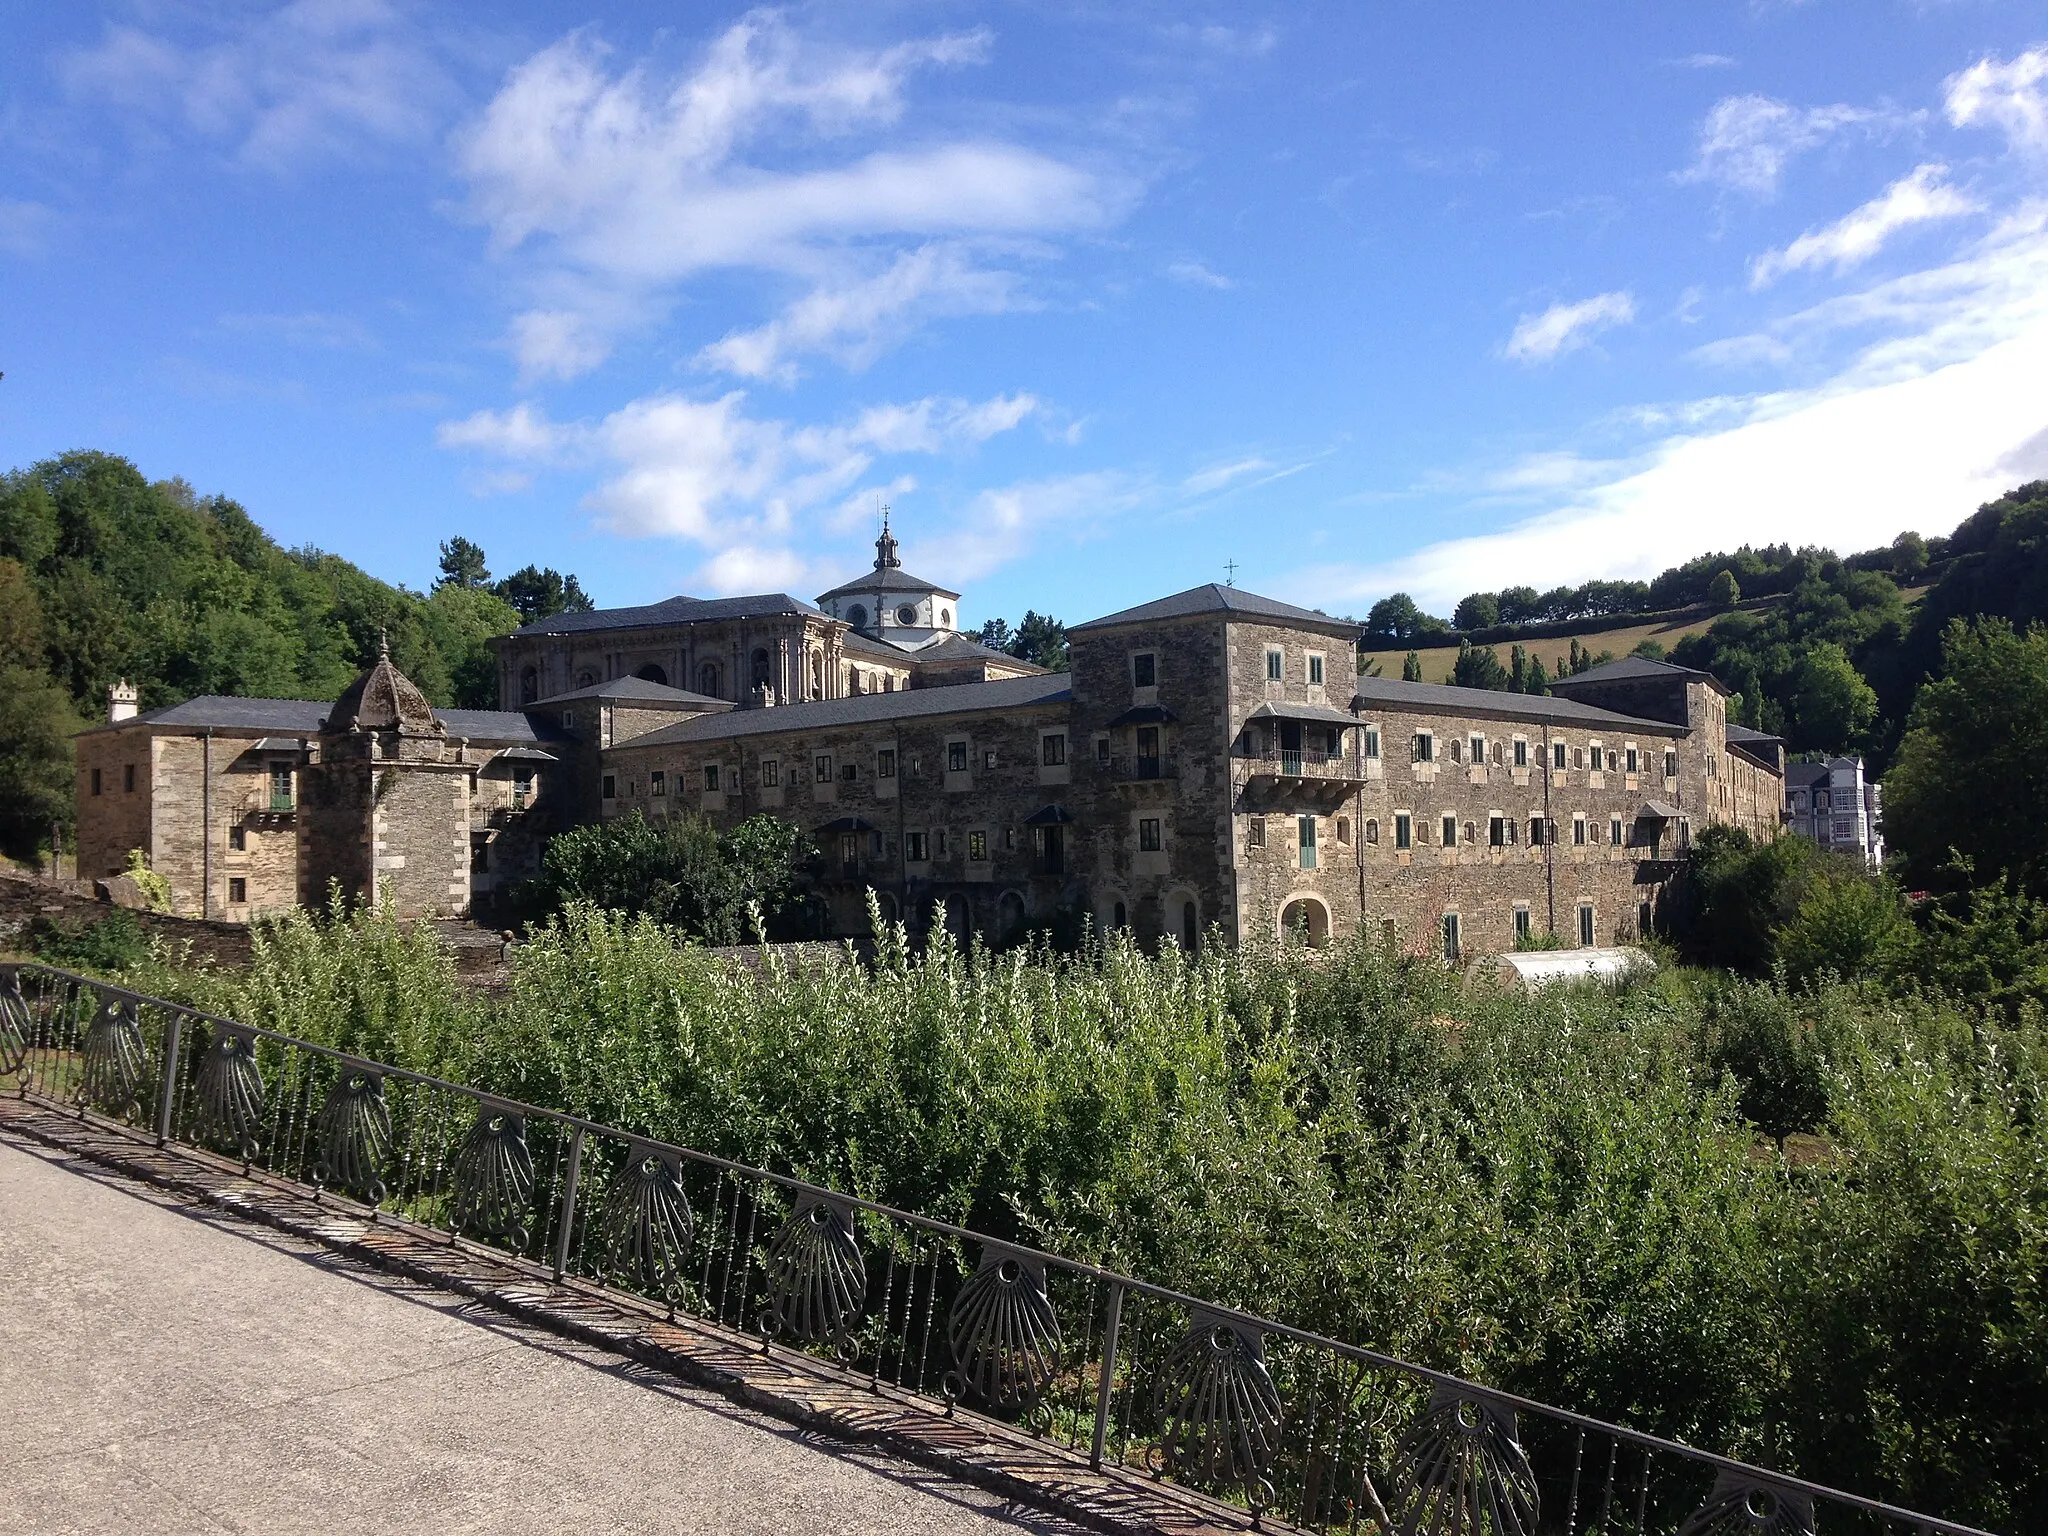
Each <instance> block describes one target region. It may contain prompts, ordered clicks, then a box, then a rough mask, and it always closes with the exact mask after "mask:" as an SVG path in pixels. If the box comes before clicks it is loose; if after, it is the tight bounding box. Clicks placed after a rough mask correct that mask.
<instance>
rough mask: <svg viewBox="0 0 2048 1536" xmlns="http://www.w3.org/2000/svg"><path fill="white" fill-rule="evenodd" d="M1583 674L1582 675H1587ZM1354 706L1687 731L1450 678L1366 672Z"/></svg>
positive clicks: (1671, 733) (1676, 733)
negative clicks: (1403, 678)
mask: <svg viewBox="0 0 2048 1536" xmlns="http://www.w3.org/2000/svg"><path fill="white" fill-rule="evenodd" d="M1582 675H1583V674H1582ZM1351 707H1352V708H1353V709H1411V710H1415V711H1417V712H1418V713H1423V714H1428V713H1431V712H1436V713H1442V714H1460V715H1491V716H1493V717H1494V718H1496V719H1502V720H1527V721H1531V722H1533V723H1535V724H1538V725H1545V724H1547V725H1565V726H1576V727H1593V726H1602V727H1609V728H1616V729H1627V730H1632V731H1653V732H1655V733H1656V734H1658V735H1660V736H1683V735H1684V734H1685V727H1684V726H1682V725H1673V724H1671V722H1669V721H1668V720H1644V719H1641V718H1640V717H1638V716H1635V715H1621V714H1616V713H1615V712H1614V711H1613V710H1611V709H1595V708H1594V707H1593V706H1592V705H1591V704H1581V703H1578V702H1577V701H1576V700H1573V699H1558V698H1551V697H1549V696H1548V695H1545V694H1540V693H1538V694H1530V693H1506V692H1497V691H1495V690H1494V689H1491V688H1458V687H1454V686H1453V685H1452V684H1450V683H1403V682H1397V681H1395V680H1394V679H1393V678H1388V677H1361V678H1360V679H1359V680H1358V692H1357V694H1356V695H1355V696H1354V697H1353V698H1352V700H1351Z"/></svg>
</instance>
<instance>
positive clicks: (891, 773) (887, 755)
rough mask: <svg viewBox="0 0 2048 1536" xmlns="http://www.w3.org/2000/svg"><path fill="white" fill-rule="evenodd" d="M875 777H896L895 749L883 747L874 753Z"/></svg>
mask: <svg viewBox="0 0 2048 1536" xmlns="http://www.w3.org/2000/svg"><path fill="white" fill-rule="evenodd" d="M875 777H876V778H878V779H893V778H895V777H896V749H895V748H894V747H884V748H882V750H881V751H879V752H877V753H876V754H875Z"/></svg>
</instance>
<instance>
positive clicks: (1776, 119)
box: [1679, 95, 1894, 197]
mask: <svg viewBox="0 0 2048 1536" xmlns="http://www.w3.org/2000/svg"><path fill="white" fill-rule="evenodd" d="M1893 121H1894V118H1893V117H1892V115H1891V114H1888V113H1882V112H1874V111H1871V110H1869V109H1867V108H1863V107H1850V106H1842V105H1836V106H1830V107H1795V106H1792V105H1791V104H1790V103H1788V102H1783V101H1775V100H1773V99H1772V98H1771V97H1769V96H1756V95H1749V96H1726V97H1723V98H1722V99H1721V100H1720V101H1717V102H1715V103H1714V105H1713V107H1712V109H1711V110H1710V111H1709V112H1708V113H1707V118H1706V121H1705V122H1704V123H1703V124H1701V125H1700V142H1699V150H1698V153H1697V154H1696V155H1695V157H1694V159H1693V163H1692V165H1691V167H1690V168H1689V169H1687V170H1686V171H1684V172H1682V173H1681V174H1680V177H1679V179H1680V180H1681V181H1708V182H1713V183H1714V184H1716V185H1717V186H1722V187H1728V188H1731V189H1733V190H1735V191H1738V192H1747V193H1749V194H1750V195H1751V196H1753V197H1770V196H1773V195H1774V194H1775V193H1776V192H1777V190H1778V183H1779V181H1780V180H1781V179H1782V178H1783V176H1784V174H1785V167H1786V165H1787V164H1789V163H1790V162H1791V160H1792V159H1793V158H1794V157H1795V156H1797V155H1800V154H1803V153H1804V152H1805V151H1807V150H1809V149H1815V148H1817V147H1819V146H1820V145H1822V144H1825V143H1826V142H1827V141H1828V140H1829V139H1831V138H1833V137H1834V136H1835V135H1836V134H1838V133H1841V132H1842V131H1843V130H1845V129H1849V128H1863V129H1866V130H1870V129H1877V128H1882V127H1885V126H1888V125H1890V124H1891V123H1892V122H1893Z"/></svg>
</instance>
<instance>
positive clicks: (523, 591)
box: [491, 565, 594, 624]
mask: <svg viewBox="0 0 2048 1536" xmlns="http://www.w3.org/2000/svg"><path fill="white" fill-rule="evenodd" d="M491 590H492V592H493V593H494V594H495V595H496V596H497V597H499V598H500V599H502V600H503V601H504V602H506V603H508V604H510V605H511V607H512V609H513V611H514V612H516V613H517V614H518V615H519V622H520V623H522V624H532V623H534V622H536V621H537V620H540V619H551V618H553V617H554V616H555V615H556V614H558V613H588V612H590V610H591V608H592V607H593V606H594V604H592V602H591V601H590V598H589V596H588V594H586V593H585V592H584V590H583V587H582V584H581V583H580V582H578V581H577V580H576V578H575V577H574V576H564V575H563V574H562V573H561V572H560V571H558V570H556V569H555V568H554V567H553V566H549V567H547V568H546V569H542V568H541V567H539V566H534V565H526V566H521V567H520V568H519V569H518V570H516V571H514V572H513V573H512V574H511V575H510V576H507V577H506V578H505V579H504V580H503V581H501V582H499V583H498V584H497V585H496V586H495V587H493V588H492V589H491Z"/></svg>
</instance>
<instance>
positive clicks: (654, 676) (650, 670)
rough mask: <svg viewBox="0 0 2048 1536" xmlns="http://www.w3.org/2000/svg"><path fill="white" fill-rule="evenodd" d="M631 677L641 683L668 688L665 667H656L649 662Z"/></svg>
mask: <svg viewBox="0 0 2048 1536" xmlns="http://www.w3.org/2000/svg"><path fill="white" fill-rule="evenodd" d="M633 675H634V676H635V677H637V678H639V679H640V680H641V681H642V682H647V683H659V684H661V686H662V687H664V688H666V687H667V686H668V669H667V668H666V667H661V666H657V665H656V664H655V663H653V662H651V661H650V662H649V663H647V665H646V666H644V667H642V668H641V669H640V670H639V671H638V672H635V673H634V674H633Z"/></svg>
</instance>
